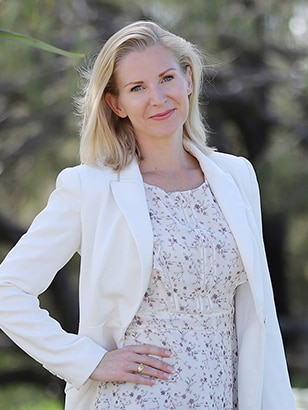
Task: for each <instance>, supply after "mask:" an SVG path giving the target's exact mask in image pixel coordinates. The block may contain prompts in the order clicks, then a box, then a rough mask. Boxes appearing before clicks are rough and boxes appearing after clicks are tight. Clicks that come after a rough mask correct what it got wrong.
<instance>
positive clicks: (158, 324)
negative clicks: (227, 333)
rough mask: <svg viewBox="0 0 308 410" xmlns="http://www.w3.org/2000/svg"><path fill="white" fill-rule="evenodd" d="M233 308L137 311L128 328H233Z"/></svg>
mask: <svg viewBox="0 0 308 410" xmlns="http://www.w3.org/2000/svg"><path fill="white" fill-rule="evenodd" d="M233 326H234V310H233V309H229V310H219V311H217V312H216V311H213V312H210V313H186V312H185V313H184V312H183V313H181V312H178V311H176V312H172V311H158V312H150V311H139V312H137V314H136V315H135V317H134V318H133V320H132V322H131V324H130V326H129V328H130V329H143V328H144V329H145V328H146V329H153V328H159V330H160V331H162V332H163V331H164V330H170V329H173V330H180V331H187V330H194V331H198V330H199V331H202V332H204V331H206V332H209V333H212V332H213V331H217V329H221V328H223V327H224V328H225V329H226V328H228V327H230V328H233Z"/></svg>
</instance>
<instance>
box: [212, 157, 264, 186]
mask: <svg viewBox="0 0 308 410" xmlns="http://www.w3.org/2000/svg"><path fill="white" fill-rule="evenodd" d="M208 158H209V159H210V160H211V161H213V162H214V163H215V164H216V166H218V167H219V168H220V169H221V170H222V171H224V172H227V173H228V174H230V175H231V176H232V177H233V179H235V180H236V182H237V183H238V184H245V183H246V184H251V183H254V184H255V183H256V182H257V178H256V173H255V170H254V167H253V165H252V164H251V162H250V161H249V160H248V159H247V158H245V157H242V156H236V155H232V154H225V153H222V152H217V151H213V152H212V153H210V154H209V155H208Z"/></svg>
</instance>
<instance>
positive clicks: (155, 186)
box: [143, 179, 208, 195]
mask: <svg viewBox="0 0 308 410" xmlns="http://www.w3.org/2000/svg"><path fill="white" fill-rule="evenodd" d="M143 185H144V186H145V187H146V188H153V189H157V190H158V191H161V192H163V193H164V194H166V195H173V194H185V193H192V192H195V191H198V190H199V189H201V188H203V187H204V186H208V181H207V180H206V179H204V181H203V182H202V183H201V184H200V185H198V186H197V187H195V188H189V189H182V190H175V191H166V190H164V189H163V188H161V187H159V186H158V185H153V184H148V183H147V182H144V181H143Z"/></svg>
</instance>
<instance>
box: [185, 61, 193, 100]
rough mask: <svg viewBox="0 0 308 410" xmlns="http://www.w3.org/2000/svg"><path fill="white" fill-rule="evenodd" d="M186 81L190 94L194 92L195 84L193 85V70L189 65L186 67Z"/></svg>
mask: <svg viewBox="0 0 308 410" xmlns="http://www.w3.org/2000/svg"><path fill="white" fill-rule="evenodd" d="M186 81H187V94H188V95H190V94H191V93H192V92H193V89H194V85H193V76H192V70H191V67H190V66H189V65H188V66H187V67H186Z"/></svg>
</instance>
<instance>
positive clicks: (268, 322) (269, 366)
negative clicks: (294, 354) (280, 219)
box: [244, 160, 294, 410]
mask: <svg viewBox="0 0 308 410" xmlns="http://www.w3.org/2000/svg"><path fill="white" fill-rule="evenodd" d="M244 161H245V163H246V167H247V168H248V173H249V181H248V184H247V186H246V189H245V192H246V193H247V195H248V200H249V202H250V205H251V207H252V211H253V215H254V220H255V224H256V229H257V235H258V237H257V242H258V244H259V246H258V249H259V255H258V257H259V258H260V260H261V261H262V264H261V266H262V270H261V271H260V272H256V273H255V274H257V275H258V274H260V275H262V281H263V291H264V322H265V358H264V378H263V389H262V409H263V408H264V409H268V408H270V409H276V408H277V409H279V410H282V409H286V410H292V409H294V399H293V395H292V391H291V386H290V382H289V376H288V369H287V364H286V359H285V352H284V348H283V343H282V337H281V333H280V328H279V323H278V318H277V314H276V308H275V302H274V297H273V291H272V284H271V279H270V274H269V271H268V266H267V260H266V254H265V249H264V243H263V235H262V220H261V219H262V215H261V202H260V193H259V186H258V182H257V178H256V175H255V171H254V169H253V167H252V165H251V164H250V162H249V161H247V160H244Z"/></svg>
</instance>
